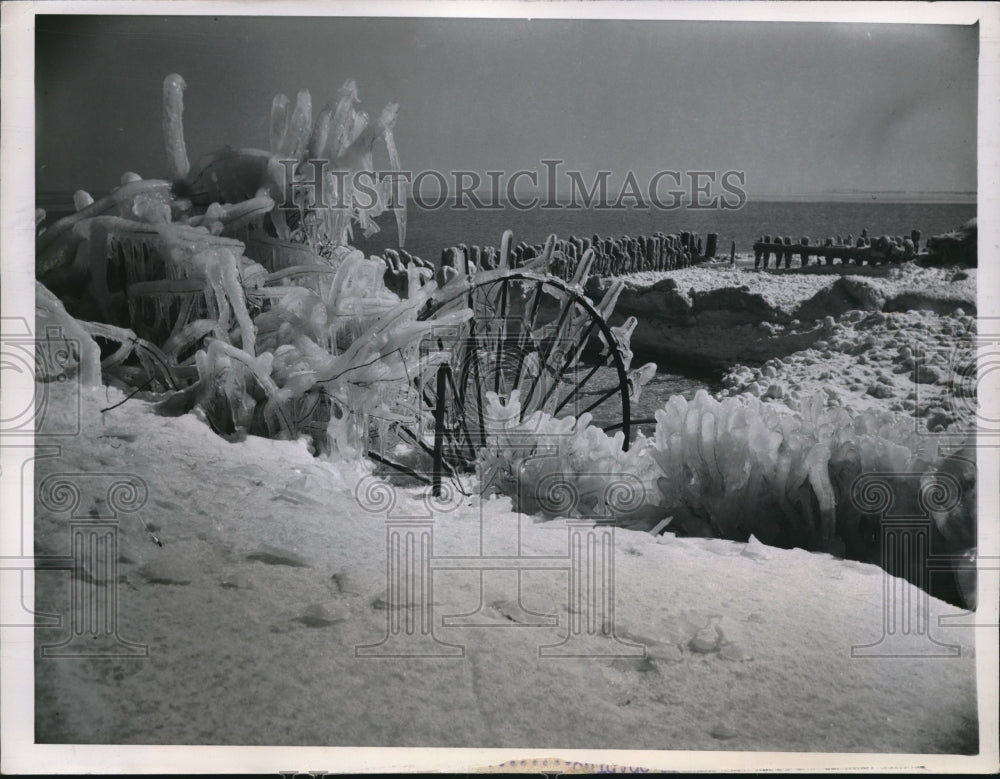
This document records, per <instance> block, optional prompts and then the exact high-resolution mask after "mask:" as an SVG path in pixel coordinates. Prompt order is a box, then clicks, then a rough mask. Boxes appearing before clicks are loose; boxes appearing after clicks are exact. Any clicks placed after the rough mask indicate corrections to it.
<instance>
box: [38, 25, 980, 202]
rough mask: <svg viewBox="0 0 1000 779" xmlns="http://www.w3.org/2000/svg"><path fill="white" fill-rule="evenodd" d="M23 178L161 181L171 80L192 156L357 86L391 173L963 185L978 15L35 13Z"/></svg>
mask: <svg viewBox="0 0 1000 779" xmlns="http://www.w3.org/2000/svg"><path fill="white" fill-rule="evenodd" d="M35 56H36V81H35V88H36V137H37V143H36V170H37V177H36V190H37V191H38V192H51V191H73V190H75V189H78V188H83V189H88V190H90V191H94V192H103V191H107V190H108V189H110V188H111V187H113V186H114V185H115V184H117V182H118V179H119V177H120V175H121V174H122V173H123V172H124V171H126V170H133V171H135V172H138V173H139V174H140V175H142V176H143V177H146V178H155V177H162V176H165V175H166V155H165V152H164V151H163V142H162V132H161V126H160V121H161V120H160V106H161V89H162V81H163V78H164V76H166V75H167V74H169V73H174V72H176V73H180V74H181V75H182V76H183V77H184V79H185V81H186V82H187V84H188V88H187V91H186V92H185V113H184V124H185V135H186V139H187V147H188V153H189V156H190V157H191V160H192V163H193V164H195V165H196V163H195V161H196V160H197V159H198V158H199V157H200V156H201V155H204V154H207V153H209V152H212V151H214V150H217V149H219V148H222V147H223V146H225V145H230V146H249V147H256V148H266V147H267V128H268V117H269V113H270V105H271V100H272V98H273V97H274V95H275V94H277V93H284V94H287V95H288V96H289V97H290V99H291V100H292V101H293V102H294V100H295V94H296V92H297V91H298V90H300V89H309V90H310V92H311V93H312V102H313V109H314V112H315V113H318V111H319V109H320V108H321V107H322V106H323V105H324V104H325V103H326V102H328V101H335V99H336V94H337V90H338V89H339V87H340V86H341V84H343V82H344V81H345V80H346V79H348V78H354V79H356V81H357V83H358V89H359V94H360V97H361V100H362V106H361V107H362V108H364V109H365V110H367V111H369V112H370V113H371V114H372V115H373V116H377V115H378V112H379V111H380V110H381V108H382V107H383V106H384V105H385V104H386V103H387V102H389V101H396V102H398V103H399V104H400V113H399V118H398V121H397V124H396V131H395V136H396V141H397V144H398V146H399V151H400V156H401V158H402V162H403V167H404V169H407V170H410V171H414V172H419V171H422V170H432V169H433V170H438V171H442V172H444V173H446V175H448V173H447V172H448V171H453V170H458V169H467V170H472V171H478V172H480V173H481V174H482V175H483V176H484V177H485V172H486V171H488V170H500V171H504V172H505V173H506V175H507V176H510V175H511V174H512V173H513V172H515V171H517V170H522V169H525V170H537V171H542V170H544V169H543V168H542V167H541V162H540V161H541V160H543V159H560V160H563V161H564V170H570V169H572V170H576V171H580V173H581V174H582V175H583V177H584V180H585V181H588V182H589V181H591V180H592V179H593V177H594V175H595V174H596V172H597V171H599V170H608V171H611V175H612V179H611V181H612V182H621V181H622V180H623V179H624V178H625V176H626V175H627V173H628V172H629V171H632V172H633V173H634V174H635V176H636V178H637V180H638V181H639V182H640V183H641V184H643V185H645V183H646V182H648V181H649V180H650V179H651V178H652V177H653V176H654V175H655V174H656V173H657V172H658V171H661V170H675V171H679V172H688V171H695V170H706V171H717V172H718V173H719V175H720V176H721V173H722V172H724V171H728V170H736V171H743V172H744V173H745V181H746V185H745V188H746V191H747V192H748V194H749V195H750V196H751V197H754V196H765V195H779V196H780V195H797V194H802V193H816V192H826V191H845V190H858V191H860V192H862V193H867V192H887V191H896V192H906V193H922V192H930V191H934V192H940V191H946V192H970V191H974V190H975V189H976V100H977V59H978V42H977V28H976V27H968V26H965V27H962V26H945V25H895V24H893V25H884V24H879V25H865V24H853V23H852V24H847V23H815V24H812V23H776V22H681V21H662V22H655V21H628V20H626V21H617V20H610V21H587V20H513V19H430V18H424V19H417V18H381V19H378V18H302V17H300V18H274V17H271V18H252V17H242V18H241V17H163V16H119V17H94V16H91V17H84V16H77V17H73V16H38V17H37V27H36V50H35Z"/></svg>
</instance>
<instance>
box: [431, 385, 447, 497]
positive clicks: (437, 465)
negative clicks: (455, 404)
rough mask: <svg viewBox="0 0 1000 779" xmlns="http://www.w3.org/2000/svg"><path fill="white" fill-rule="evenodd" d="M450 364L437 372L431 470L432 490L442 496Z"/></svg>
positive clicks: (437, 495)
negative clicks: (432, 468) (445, 416)
mask: <svg viewBox="0 0 1000 779" xmlns="http://www.w3.org/2000/svg"><path fill="white" fill-rule="evenodd" d="M447 371H448V366H447V365H441V366H439V367H438V373H437V405H436V406H435V407H434V470H433V471H431V492H432V493H433V495H434V497H435V498H439V497H441V471H442V470H443V465H442V462H443V460H444V393H445V388H446V386H447V382H448V377H447V375H446V374H447Z"/></svg>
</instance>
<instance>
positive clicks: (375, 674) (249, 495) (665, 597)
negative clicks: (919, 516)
mask: <svg viewBox="0 0 1000 779" xmlns="http://www.w3.org/2000/svg"><path fill="white" fill-rule="evenodd" d="M77 391H78V385H77V384H76V383H75V382H66V383H64V384H53V385H50V386H49V387H48V396H47V401H48V405H47V409H48V411H49V413H54V414H55V413H63V414H66V413H70V411H71V409H72V408H73V405H74V403H75V393H76V392H77ZM81 398H82V403H81V408H80V411H81V417H80V420H81V431H80V435H78V436H75V437H71V438H69V439H67V440H66V441H65V443H64V446H63V448H62V452H61V454H60V455H59V456H58V457H54V458H42V459H40V460H38V461H37V463H36V466H35V473H36V482H39V483H41V482H43V481H44V480H45V479H46V478H47V477H49V476H52V475H53V474H71V475H72V474H74V473H87V474H111V475H114V474H132V475H134V476H137V477H138V478H140V479H142V480H143V481H144V483H145V484H146V486H147V487H148V499H147V500H146V501H145V504H144V505H142V506H141V507H140V508H139V509H138V511H136V512H135V513H133V514H122V515H121V517H120V519H119V525H120V533H119V537H120V548H119V553H120V557H119V565H118V573H119V587H118V590H117V592H118V602H119V611H118V630H119V634H120V636H121V637H122V638H123V639H125V640H128V641H133V642H137V643H140V644H144V645H146V646H147V647H148V656H147V657H141V658H80V659H76V660H73V661H66V660H58V659H52V660H47V659H44V658H43V659H41V660H39V661H38V662H37V663H36V678H35V682H36V690H37V692H36V728H37V730H36V732H37V740H38V741H39V742H40V743H42V742H45V743H51V742H61V743H125V744H128V743H131V744H152V743H160V744H162V743H173V744H196V743H201V744H206V743H215V744H327V745H386V746H428V745H435V746H505V747H514V746H517V747H528V746H545V747H562V748H616V749H619V748H631V749H692V750H705V749H709V750H774V751H812V750H816V749H817V748H821V749H824V750H828V751H842V752H901V753H923V752H938V753H971V752H975V751H976V750H977V736H976V733H977V730H978V727H977V724H976V722H977V712H976V692H975V659H974V650H973V634H972V631H971V629H969V628H964V627H958V626H949V627H947V628H940V627H935V628H934V631H935V638H936V640H938V641H942V642H944V643H947V644H953V645H956V646H959V647H960V649H959V652H960V656H958V657H952V658H942V657H925V658H915V657H881V658H878V657H852V654H851V648H852V646H860V645H865V644H873V643H874V644H876V645H877V644H878V643H879V641H880V636H882V635H883V600H882V588H883V573H882V571H881V570H879V569H878V568H876V567H874V566H870V565H863V564H860V563H852V562H849V561H842V560H838V559H835V558H833V557H831V556H829V555H823V554H811V553H807V552H804V551H802V550H780V549H773V548H768V547H763V546H761V545H759V544H754V543H751V544H740V543H735V542H728V541H721V540H711V539H696V538H688V539H678V538H676V537H674V536H669V535H668V536H662V537H659V538H657V537H654V536H651V535H650V534H648V533H641V532H634V531H628V530H622V529H618V530H616V531H615V532H614V560H615V568H614V587H613V596H614V604H615V614H614V629H615V633H616V635H617V636H619V637H620V638H621V639H622V641H623V642H626V643H628V644H631V645H637V646H638V647H639V648H640V649H641V650H643V651H644V652H645V657H638V656H633V657H626V658H623V657H619V658H595V657H568V658H559V659H556V658H544V657H539V655H538V647H539V646H540V645H543V644H557V643H559V642H560V641H561V640H562V639H563V638H565V637H566V635H567V633H566V631H567V621H568V616H569V615H568V612H567V605H566V582H567V579H566V571H565V570H552V571H534V572H528V573H525V574H524V579H523V589H522V592H523V605H525V606H526V607H527V608H529V609H531V610H532V611H535V612H540V613H548V614H553V615H555V616H556V617H557V619H558V627H525V626H523V625H522V624H520V623H519V622H518V620H519V618H520V617H519V614H518V610H517V608H516V606H517V604H516V595H515V594H514V593H515V592H516V589H514V590H512V589H511V587H510V586H509V585H510V581H509V580H508V582H507V586H504V585H503V583H502V582H500V583H498V585H497V587H496V588H491V587H487V588H486V589H485V591H484V592H482V593H481V592H480V588H479V586H478V582H479V579H478V576H477V575H476V574H475V572H473V571H441V572H438V573H436V574H435V578H434V591H433V593H434V594H433V604H434V605H433V614H434V616H435V619H439V618H440V617H441V615H447V614H460V613H463V612H468V611H470V610H475V609H476V605H477V603H479V602H480V599H482V602H483V604H484V606H485V610H484V614H485V615H486V616H487V617H491V618H492V619H493V620H494V624H498V625H504V626H506V629H504V630H499V629H490V628H483V627H479V628H460V627H436V628H435V635H436V636H437V637H438V638H439V639H440V640H441V641H443V642H446V643H450V644H453V645H463V646H464V647H465V653H464V656H461V657H452V658H426V657H425V658H420V657H389V658H385V657H383V658H365V657H357V656H356V652H355V650H356V647H357V646H359V645H370V644H376V643H378V642H379V641H380V640H381V639H382V638H383V637H384V636H385V635H386V632H387V619H389V618H391V617H392V615H393V612H392V610H391V608H390V609H386V605H387V603H391V598H387V597H386V581H387V580H386V575H387V568H386V557H385V555H386V552H385V550H386V533H387V515H386V511H390V512H391V514H392V516H395V517H407V516H410V517H420V516H424V517H427V516H428V515H427V509H426V507H425V506H424V504H423V502H422V501H421V500H420V499H419V494H418V493H417V492H416V491H415V490H413V489H404V488H392V491H391V495H392V498H393V500H394V501H395V503H394V504H393V505H392V507H391V509H390V508H388V504H386V506H385V507H384V508H383V511H382V513H381V514H378V513H373V512H370V511H366V510H364V509H363V508H362V507H361V506H360V505H359V502H358V498H357V495H358V482H359V479H361V478H362V477H363V476H364V469H362V468H360V467H355V466H348V465H343V464H340V465H334V464H331V463H328V462H325V461H322V460H317V459H314V458H313V457H312V456H311V455H310V454H309V453H308V452H307V451H306V449H305V447H304V446H303V445H301V444H299V443H293V442H282V441H272V440H265V439H261V438H256V437H253V436H251V437H249V438H248V439H246V440H245V441H243V442H241V443H238V444H230V443H227V442H226V441H224V440H222V439H221V438H219V437H217V436H216V435H215V434H214V433H212V432H211V430H210V429H209V428H208V426H207V425H206V424H205V423H204V422H203V421H201V420H199V419H198V418H197V417H196V416H195V415H191V414H189V415H185V416H183V417H179V418H164V417H159V416H156V415H155V414H154V413H153V412H152V410H151V408H150V406H149V405H148V404H146V403H144V402H142V401H139V400H137V399H133V400H130V401H128V402H126V403H124V404H123V405H120V406H118V407H117V408H115V409H114V410H113V411H108V412H106V413H104V414H102V413H101V412H100V410H101V409H102V408H106V407H108V406H110V405H113V404H115V403H118V402H119V401H121V400H122V399H123V398H124V396H123V395H122V394H121V393H120V392H118V391H117V390H115V389H113V388H105V389H103V390H101V391H96V392H84V393H83V394H82V396H81ZM165 453H167V454H165ZM78 486H79V488H80V490H81V498H80V502H79V504H78V505H79V509H80V511H82V512H84V513H86V512H87V511H88V509H91V510H94V511H100V510H101V507H102V504H101V500H102V499H103V497H104V495H105V493H104V491H103V490H104V489H105V488H106V485H104V484H103V483H102V482H101V481H100V479H91V478H81V479H79V480H78ZM369 507H370V506H369ZM509 507H510V504H509V501H508V500H506V499H503V500H498V499H493V500H486V501H482V502H481V503H480V502H478V501H471V502H470V500H469V499H465V500H464V501H463V502H462V503H461V504H460V505H457V506H455V507H454V508H453V510H449V509H448V508H444V509H443V510H440V511H435V512H434V513H433V515H432V516H433V523H432V524H433V533H434V536H433V538H434V541H433V545H434V546H433V548H434V554H435V555H450V556H455V555H465V556H469V555H475V554H477V553H478V552H479V551H480V550H481V549H483V548H484V547H481V546H480V544H484V545H485V549H487V550H488V551H490V550H492V553H493V554H498V553H506V554H519V555H530V556H539V557H545V556H548V557H557V556H560V555H566V549H567V546H566V545H567V523H566V522H564V521H562V520H555V521H551V522H536V521H534V520H533V519H532V518H531V517H519V516H518V515H516V514H513V513H511V512H510V510H509ZM67 520H68V514H67V513H66V512H57V511H53V510H50V509H47V508H46V507H45V506H38V507H36V514H35V531H36V541H35V545H36V553H37V554H40V555H49V554H56V555H59V554H65V553H66V550H67V544H68V541H69V533H68V528H67ZM480 523H481V524H480ZM518 531H520V540H519V542H518V541H515V540H514V539H517V538H518ZM151 534H152V535H155V537H156V539H158V540H159V541H160V542H161V543H162V546H159V545H157V544H156V543H155V542H154V540H153V539H152V537H151ZM518 544H519V545H518ZM36 582H37V586H36V608H38V609H39V610H41V611H48V612H56V613H59V612H61V611H63V610H64V608H65V606H64V604H65V603H66V598H67V596H68V591H69V586H70V577H69V575H68V574H67V573H66V572H62V571H44V572H39V573H38V574H37V577H36ZM897 583H898V584H899V586H901V587H902V590H900V592H901V593H910V596H911V597H913V596H916V597H914V599H913V602H923V603H926V604H927V608H928V612H927V613H928V615H929V617H930V620H931V621H930V624H931V625H933V626H938V624H939V623H938V617H939V616H944V615H949V614H955V615H957V614H961V613H962V612H960V611H959V610H958V609H956V608H955V607H952V606H949V605H948V604H945V603H943V602H941V601H937V600H935V599H933V598H927V599H926V600H921V597H922V596H919V595H918V593H917V591H916V590H915V589H914V588H912V587H910V585H907V584H905V583H903V582H897ZM515 584H516V581H515ZM401 618H402V619H406V618H407V614H405V613H403V614H402V616H401ZM519 628H520V629H519ZM716 628H718V631H717V630H716ZM62 638H64V632H63V631H60V630H58V629H39V630H37V631H36V642H37V644H39V645H45V644H51V643H57V642H58V641H60V640H61V639H62ZM927 638H928V637H927V636H922V637H918V636H914V639H919V640H921V641H923V642H926V640H927ZM927 646H929V645H926V643H924V644H921V647H920V648H924V649H926V648H927Z"/></svg>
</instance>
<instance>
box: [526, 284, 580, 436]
mask: <svg viewBox="0 0 1000 779" xmlns="http://www.w3.org/2000/svg"><path fill="white" fill-rule="evenodd" d="M574 303H575V301H574V300H573V298H572V297H568V296H567V298H566V300H565V301H564V302H563V306H562V310H561V311H560V312H559V319H558V320H557V321H556V329H555V333H554V334H553V336H552V342H551V343H550V344H549V345H548V347H547V348H546V349H545V356H544V357H542V358H541V359H540V360H539V370H538V373H537V375H536V376H535V378H534V379H533V380H532V382H531V386H530V387H529V388H528V394H527V395H525V398H524V400H525V404H524V405H522V406H521V421H522V422H523V421H524V414H525V412H526V411H527V408H528V406H527V401H528V399H529V398H530V397H531V396H532V395H533V394H534V392H535V388H536V387H537V386H538V382H539V380H540V379H541V377H542V372H543V371H544V370H545V365H546V364H547V363H548V361H549V358H551V357H552V352H553V350H554V349H555V348H556V344H557V343H558V342H559V336H560V334H561V333H562V329H563V325H565V323H566V317H568V316H569V312H570V311H571V310H572V308H573V305H574ZM558 379H559V377H558V376H557V377H556V380H557V381H558Z"/></svg>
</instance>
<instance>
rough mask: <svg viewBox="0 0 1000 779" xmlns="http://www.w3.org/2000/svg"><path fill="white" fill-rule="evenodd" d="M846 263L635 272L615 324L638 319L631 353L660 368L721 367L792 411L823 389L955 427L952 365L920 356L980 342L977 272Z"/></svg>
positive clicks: (740, 387) (728, 387)
mask: <svg viewBox="0 0 1000 779" xmlns="http://www.w3.org/2000/svg"><path fill="white" fill-rule="evenodd" d="M748 263H749V265H748ZM842 267H843V266H832V268H826V267H824V268H820V269H817V268H816V266H812V267H811V268H810V269H809V271H810V272H807V273H801V272H792V273H788V272H764V273H755V272H753V270H752V260H749V261H748V260H747V259H746V258H743V259H739V260H738V264H737V267H736V268H735V269H733V268H731V267H730V266H729V264H728V263H724V264H723V263H713V264H710V265H707V266H705V265H702V266H696V267H692V268H685V269H683V270H678V271H666V272H658V273H640V274H635V275H633V276H629V277H627V278H626V289H625V291H624V292H623V293H622V295H621V297H620V299H619V302H618V306H617V308H616V312H615V316H614V317H613V321H614V323H615V324H618V323H619V322H620V321H622V320H624V318H625V317H628V316H636V317H637V318H638V320H639V324H638V326H637V328H636V330H635V333H634V334H633V338H632V346H633V349H635V350H637V351H640V350H641V351H642V352H643V353H644V354H647V353H648V354H649V355H650V356H651V358H652V359H654V360H656V361H657V362H658V365H659V366H660V368H661V369H669V367H670V366H671V364H678V365H685V366H690V367H694V368H700V369H702V370H711V371H715V372H718V373H719V374H721V375H722V376H723V385H724V390H723V392H724V394H737V393H739V392H744V391H749V392H752V393H754V394H758V395H760V396H761V397H767V398H769V399H773V400H781V401H784V402H786V403H788V404H789V405H790V406H791V407H792V408H795V407H796V406H797V402H798V399H799V398H800V397H803V396H805V395H807V394H811V392H812V391H814V390H815V389H823V390H829V391H830V395H831V399H835V400H832V402H834V403H837V404H840V405H844V406H846V407H849V408H850V409H852V410H866V409H870V408H885V409H889V410H893V411H898V412H901V413H911V412H912V413H915V414H916V416H917V417H920V418H926V419H927V420H928V421H930V420H934V424H932V425H929V426H928V429H932V428H934V427H936V426H937V425H943V426H944V427H945V428H947V427H949V426H950V425H951V424H952V423H953V422H955V421H956V419H955V417H956V415H955V414H954V413H951V414H947V413H945V411H946V408H945V407H947V406H949V405H950V404H949V402H948V401H949V399H950V398H951V396H952V395H953V394H954V386H953V385H952V384H951V383H949V381H950V379H951V378H953V377H952V376H950V375H948V372H949V370H950V369H953V368H954V367H955V366H951V365H947V364H944V365H941V364H936V365H934V366H933V369H934V370H935V371H936V373H935V374H934V375H932V374H931V372H930V371H929V370H928V371H924V372H923V373H921V375H919V376H918V375H917V373H915V372H914V371H916V370H918V368H917V365H916V363H917V362H918V361H919V360H920V359H923V360H924V361H926V360H928V359H947V358H942V357H941V355H942V354H943V353H945V352H946V351H949V350H950V349H952V347H954V348H958V349H964V348H970V349H971V347H972V344H973V343H974V341H975V336H976V321H975V314H976V279H977V269H975V268H969V269H964V270H962V271H954V270H950V269H941V268H920V267H917V266H914V265H912V264H909V265H904V266H898V267H889V266H876V267H871V266H865V267H862V268H857V267H854V266H852V267H850V268H844V269H843V271H841V268H842ZM848 271H849V272H848ZM607 283H608V280H606V279H605V280H602V281H601V284H602V285H606V284H607ZM921 356H922V357H921ZM918 379H919V380H918ZM776 385H777V386H776ZM772 386H773V387H774V388H773V389H772ZM769 392H770V394H768V393H769Z"/></svg>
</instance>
